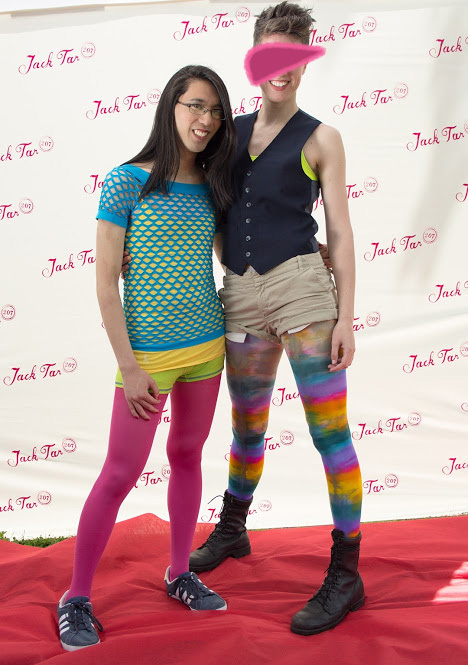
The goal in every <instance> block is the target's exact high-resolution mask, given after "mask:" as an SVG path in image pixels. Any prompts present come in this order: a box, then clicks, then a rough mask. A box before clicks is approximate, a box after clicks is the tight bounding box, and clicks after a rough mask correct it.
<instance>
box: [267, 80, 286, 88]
mask: <svg viewBox="0 0 468 665" xmlns="http://www.w3.org/2000/svg"><path fill="white" fill-rule="evenodd" d="M269 83H270V85H272V86H273V87H274V88H275V89H276V90H282V89H283V88H285V87H286V86H287V85H288V83H289V81H275V80H272V81H269Z"/></svg>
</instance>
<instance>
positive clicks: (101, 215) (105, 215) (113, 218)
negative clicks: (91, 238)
mask: <svg viewBox="0 0 468 665" xmlns="http://www.w3.org/2000/svg"><path fill="white" fill-rule="evenodd" d="M96 219H104V220H105V221H106V222H112V224H117V226H122V227H123V228H124V229H126V228H127V226H128V220H126V219H124V218H123V217H119V215H116V214H115V213H113V212H109V211H108V210H103V209H102V208H99V210H98V213H97V215H96Z"/></svg>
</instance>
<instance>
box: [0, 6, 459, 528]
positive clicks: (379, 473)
mask: <svg viewBox="0 0 468 665" xmlns="http://www.w3.org/2000/svg"><path fill="white" fill-rule="evenodd" d="M314 4H315V18H316V19H317V23H316V29H315V30H314V31H313V33H312V42H313V43H314V44H321V45H323V46H325V47H326V48H327V54H326V56H325V57H324V58H322V59H320V60H318V61H317V62H314V63H312V64H310V65H309V66H308V68H307V72H306V74H305V76H304V79H303V83H302V88H301V91H300V97H299V103H300V106H301V107H302V108H303V109H304V110H305V111H307V112H309V113H311V114H312V115H314V116H316V117H318V118H320V119H321V120H323V121H324V122H326V123H328V124H331V125H334V126H336V127H337V128H338V129H339V130H340V132H341V133H342V136H343V140H344V143H345V146H346V151H347V190H348V198H349V206H350V210H351V216H352V221H353V226H354V230H355V240H356V258H357V300H356V319H355V326H354V327H355V331H356V342H357V354H356V358H355V362H354V364H353V367H352V368H351V370H350V371H349V375H348V376H349V418H350V426H351V430H352V436H353V439H354V443H355V446H356V449H357V452H358V455H359V458H360V461H361V465H362V474H363V490H364V507H363V519H364V520H386V519H398V518H411V517H422V516H429V515H447V514H454V513H460V512H464V511H467V510H468V491H467V480H468V445H467V429H468V382H467V371H468V326H467V323H468V316H467V302H468V264H467V260H466V247H467V241H468V224H467V221H468V220H467V216H468V160H467V155H468V150H467V148H468V138H467V137H468V104H467V93H466V91H467V90H468V8H466V7H465V8H463V7H461V6H460V5H459V6H458V7H452V8H450V7H445V8H443V7H439V8H427V9H424V8H421V9H415V8H411V9H408V10H403V9H402V10H395V11H380V12H379V11H365V12H362V11H359V5H358V4H356V3H353V1H352V0H351V1H350V2H348V3H346V5H334V4H329V3H327V2H321V1H320V0H318V1H317V2H315V3H314ZM259 6H260V5H258V4H254V5H249V4H243V5H241V4H239V5H236V4H235V3H230V4H226V5H221V4H220V5H216V4H207V5H205V6H203V5H197V8H196V10H193V11H192V9H191V7H192V5H186V4H174V5H173V6H172V7H171V11H168V7H167V5H166V6H165V10H164V13H158V10H157V8H155V9H154V12H153V13H147V14H146V15H145V16H140V17H138V16H137V17H131V18H122V19H118V20H114V19H109V20H102V19H101V20H100V21H99V22H96V21H94V19H93V16H91V15H90V19H89V21H86V20H81V21H80V25H75V26H65V27H60V28H55V29H53V28H51V27H50V20H49V23H48V24H47V29H42V27H41V26H42V23H41V21H40V20H39V19H38V22H37V25H38V29H37V30H31V29H28V31H25V32H21V31H20V32H18V31H16V32H15V33H14V34H3V35H2V39H1V42H0V53H1V61H2V63H3V64H2V74H1V76H2V81H1V87H2V93H3V94H2V104H1V110H0V113H1V116H2V120H1V124H0V243H1V261H0V414H1V429H0V513H1V514H0V531H1V530H5V531H7V533H8V534H9V535H10V536H11V535H15V536H17V537H20V536H22V535H23V534H24V535H26V536H34V535H39V534H42V535H46V534H54V535H58V534H64V535H67V534H72V533H75V532H76V528H77V522H78V518H79V514H80V510H81V507H82V504H83V502H84V500H85V498H86V496H87V494H88V492H89V490H90V488H91V486H92V484H93V482H94V480H95V478H96V476H97V474H98V472H99V470H100V467H101V465H102V462H103V460H104V457H105V453H106V445H107V436H108V429H109V421H110V413H111V406H112V397H113V391H114V387H113V380H114V376H115V361H114V358H113V354H112V351H111V348H110V345H109V344H108V341H107V337H106V333H105V330H104V329H103V327H102V322H101V318H100V313H99V309H98V305H97V301H96V296H95V265H94V263H95V221H94V217H95V213H96V209H97V205H98V201H99V193H100V188H101V186H102V182H103V179H104V176H105V174H106V173H107V172H108V171H109V170H110V169H111V168H112V167H113V166H115V165H117V164H120V163H122V162H123V161H125V160H126V159H129V158H130V157H131V156H132V155H134V154H135V153H136V152H137V151H138V150H139V148H140V147H141V146H142V145H143V143H144V141H145V139H146V137H147V135H148V133H149V131H150V128H151V125H152V121H153V116H154V112H155V109H156V107H157V103H158V99H159V95H160V92H161V90H162V89H163V87H164V85H165V83H166V81H167V80H168V78H169V77H170V76H171V75H172V73H173V72H175V71H176V70H177V69H179V68H180V67H182V66H184V65H186V64H189V63H193V64H195V63H197V64H198V63H200V64H205V65H208V66H211V67H213V68H214V69H216V71H217V72H218V73H219V74H220V75H221V76H222V78H223V79H224V80H225V82H226V84H227V86H228V89H229V91H230V95H231V101H232V106H233V109H235V113H236V114H243V113H249V112H252V111H254V110H255V109H257V108H258V107H259V102H260V96H259V89H258V88H253V87H251V86H250V84H249V83H248V81H247V77H246V75H245V72H244V71H243V59H244V55H245V53H246V52H247V50H248V49H249V48H250V47H251V37H252V31H253V24H254V20H255V18H254V14H255V13H258V9H259ZM376 6H377V4H376ZM49 18H50V17H49ZM16 25H18V24H16ZM314 215H316V217H317V219H318V221H319V225H320V227H321V231H320V234H319V237H320V239H321V240H322V241H325V236H324V231H323V229H324V223H323V208H322V205H321V202H319V203H318V205H317V207H316V210H314ZM215 270H216V277H217V280H218V282H219V281H220V279H221V272H220V269H219V268H218V267H215ZM170 418H171V413H170V406H169V407H168V408H167V409H166V410H165V411H164V413H163V414H162V421H161V425H160V428H159V431H158V433H157V436H156V440H155V444H154V447H153V451H152V453H151V456H150V459H149V461H148V463H147V465H146V468H145V471H144V473H143V474H142V476H141V478H140V479H139V480H138V482H137V483H136V487H135V489H134V490H133V491H132V492H131V494H130V495H129V497H128V498H127V500H126V501H125V503H124V505H123V506H122V509H121V511H120V513H119V519H125V518H128V517H131V516H134V515H138V514H141V513H145V512H154V513H155V514H157V515H159V516H160V517H162V518H164V519H167V508H166V491H167V480H168V477H169V475H170V468H169V466H168V463H167V458H166V455H165V439H166V436H167V432H168V428H169V424H170ZM230 438H231V435H230V405H229V400H228V397H227V391H226V387H225V384H224V383H223V386H222V392H221V396H220V400H219V404H218V409H217V413H216V417H215V420H214V424H213V428H212V433H211V436H210V438H209V440H208V442H207V444H206V448H205V453H204V490H203V500H202V506H201V511H200V520H201V521H203V522H215V521H216V519H217V516H218V513H219V509H220V506H221V495H222V493H223V491H224V489H225V487H226V482H227V471H228V462H227V458H228V453H229V445H230ZM129 445H131V442H129ZM265 448H266V463H265V471H264V477H263V479H262V481H261V484H260V485H259V487H258V490H257V492H256V495H255V498H254V501H253V504H252V508H251V517H250V526H251V527H257V528H264V527H277V526H296V525H306V524H327V523H330V512H329V507H328V497H327V491H326V482H325V478H324V473H323V470H322V465H321V460H320V457H319V455H318V454H317V453H316V451H315V449H314V447H313V445H312V443H311V441H310V438H309V435H308V431H307V428H306V425H305V420H304V417H303V411H302V407H301V404H300V400H299V399H298V395H297V392H296V388H295V384H294V380H293V377H292V373H291V371H290V369H289V366H288V364H287V362H286V361H284V362H282V365H281V367H280V372H279V376H278V380H277V383H276V387H275V391H274V395H273V400H272V407H271V420H270V425H269V428H268V433H267V439H266V442H265Z"/></svg>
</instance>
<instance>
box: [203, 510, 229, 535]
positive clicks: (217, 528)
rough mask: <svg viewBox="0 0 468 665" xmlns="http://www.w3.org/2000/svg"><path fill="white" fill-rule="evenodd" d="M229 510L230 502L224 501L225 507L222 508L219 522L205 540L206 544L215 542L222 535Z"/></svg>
mask: <svg viewBox="0 0 468 665" xmlns="http://www.w3.org/2000/svg"><path fill="white" fill-rule="evenodd" d="M228 510H229V508H228V504H227V502H226V501H225V502H224V503H223V507H222V508H221V512H220V514H219V522H218V523H217V524H216V526H215V528H214V529H213V531H212V532H211V533H210V535H209V536H208V539H207V541H206V542H205V545H208V544H209V543H212V542H214V541H215V540H217V539H218V538H220V537H221V534H222V533H223V531H224V518H225V517H226V516H227V513H228Z"/></svg>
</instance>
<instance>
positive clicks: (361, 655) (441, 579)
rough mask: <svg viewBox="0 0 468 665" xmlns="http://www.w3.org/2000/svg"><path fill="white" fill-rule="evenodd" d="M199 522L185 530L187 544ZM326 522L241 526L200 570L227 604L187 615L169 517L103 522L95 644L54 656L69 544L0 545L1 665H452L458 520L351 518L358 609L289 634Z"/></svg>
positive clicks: (462, 659)
mask: <svg viewBox="0 0 468 665" xmlns="http://www.w3.org/2000/svg"><path fill="white" fill-rule="evenodd" d="M211 528H212V527H210V526H208V525H199V526H198V527H197V532H196V534H195V541H194V545H195V546H198V545H199V544H201V543H202V542H203V541H204V539H205V538H206V536H207V534H208V533H209V532H210V530H211ZM330 529H331V527H325V526H318V527H305V528H294V529H270V530H266V531H257V532H255V531H254V532H250V538H251V542H252V552H253V553H252V555H251V556H248V557H244V558H242V559H239V560H234V559H229V560H228V561H226V562H225V563H224V564H222V565H221V566H220V567H219V568H218V569H216V570H213V571H211V572H208V573H205V574H202V575H201V576H200V577H201V578H202V580H203V581H204V582H205V583H206V584H207V585H208V586H209V587H211V588H213V589H215V590H216V591H217V592H219V593H220V594H221V595H222V596H223V597H224V598H225V599H226V600H227V603H228V608H229V609H228V610H227V611H225V612H222V611H218V612H191V611H190V610H188V608H186V607H185V606H184V605H183V604H182V603H179V602H177V601H175V600H174V599H171V598H168V596H167V595H166V592H165V588H164V583H163V577H164V571H165V569H166V566H167V562H168V558H169V524H168V523H167V522H164V521H163V520H160V519H158V518H157V517H155V516H154V515H142V516H140V517H136V518H134V519H131V520H127V521H125V522H120V523H119V524H117V525H116V527H115V529H114V531H113V534H112V536H111V539H110V541H109V544H108V547H107V548H106V551H105V552H104V556H103V557H102V559H101V562H100V564H99V567H98V569H97V573H96V578H95V584H94V588H93V602H94V608H93V609H94V612H95V614H96V616H97V617H98V619H99V620H100V621H101V623H102V624H103V626H104V629H105V632H104V633H102V634H101V638H102V642H101V644H100V645H98V646H95V647H91V648H88V649H82V650H80V651H76V652H72V653H67V652H65V651H63V650H62V648H61V646H60V642H59V639H58V631H57V626H56V618H55V607H56V603H57V601H58V599H59V598H60V597H61V596H62V594H63V592H64V591H65V589H66V586H65V585H66V584H67V582H68V581H69V579H70V573H71V567H72V561H73V548H74V539H69V540H67V541H64V542H61V543H57V544H56V545H52V546H51V547H48V548H46V549H44V550H42V549H36V548H33V547H25V546H22V545H16V544H14V543H10V542H6V541H0V598H1V604H0V663H1V665H33V664H34V665H36V664H39V663H40V664H41V665H65V664H66V663H70V664H73V665H84V664H86V665H94V664H95V665H127V664H128V665H159V664H161V665H176V664H177V665H179V664H181V665H182V664H184V665H186V663H190V664H191V665H259V664H261V665H263V664H265V665H267V664H268V665H308V664H309V663H312V664H314V663H317V664H320V665H323V664H326V665H328V663H330V664H333V665H363V664H366V665H406V664H408V665H418V664H419V663H421V665H445V664H450V665H462V664H463V665H466V663H467V662H468V563H467V562H468V516H462V517H446V518H438V519H427V520H412V521H403V522H384V523H376V524H364V525H363V541H362V546H361V563H360V571H361V575H362V577H363V580H364V584H365V587H366V604H365V605H364V607H363V608H362V609H361V610H359V611H358V612H355V613H352V614H349V615H348V616H347V617H346V619H345V620H344V621H343V623H341V624H340V625H339V626H337V627H336V628H334V629H333V630H330V631H328V632H325V633H321V634H320V635H314V636H310V637H303V636H300V635H294V634H293V633H291V632H290V630H289V622H290V619H291V616H292V615H293V614H294V612H296V611H297V610H298V609H300V608H301V607H302V606H303V604H304V603H305V601H306V600H307V599H308V598H309V597H310V596H311V595H312V594H313V592H314V591H315V589H316V588H317V587H318V586H320V584H321V582H322V580H323V576H324V571H325V569H326V568H327V565H328V561H329V556H330Z"/></svg>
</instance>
